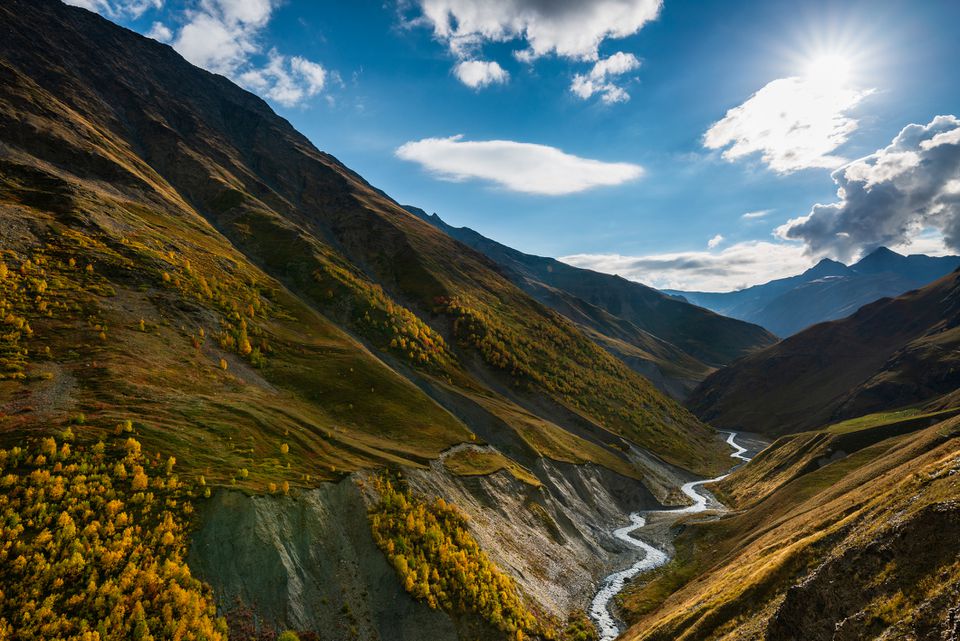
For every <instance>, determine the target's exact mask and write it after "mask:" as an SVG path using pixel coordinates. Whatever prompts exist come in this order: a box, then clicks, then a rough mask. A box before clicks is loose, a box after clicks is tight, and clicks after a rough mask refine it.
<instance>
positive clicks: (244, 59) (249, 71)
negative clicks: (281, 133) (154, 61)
mask: <svg viewBox="0 0 960 641" xmlns="http://www.w3.org/2000/svg"><path fill="white" fill-rule="evenodd" d="M278 5H279V0H200V1H199V4H197V5H196V7H195V8H193V9H188V10H186V11H184V18H185V22H184V24H183V26H181V27H180V30H179V31H178V32H177V34H176V37H175V38H174V39H173V40H172V44H173V47H174V49H176V50H177V51H178V52H179V53H180V54H181V55H182V56H183V57H184V58H186V59H187V60H189V61H190V62H192V63H193V64H195V65H197V66H199V67H203V68H204V69H208V70H210V71H213V72H216V73H221V74H223V75H225V76H228V77H229V78H231V79H232V80H234V81H235V82H237V83H238V84H240V85H242V86H244V87H246V88H247V89H250V90H251V91H254V92H256V93H258V94H259V95H261V96H263V97H264V98H267V99H268V100H271V101H274V102H276V103H278V104H281V105H283V106H286V107H293V106H296V105H299V104H302V103H303V102H304V101H305V100H307V99H308V98H312V97H314V96H316V95H317V94H319V93H320V92H321V91H322V90H323V88H324V86H325V84H326V80H327V71H326V69H324V68H323V66H322V65H320V64H319V63H316V62H313V61H311V60H307V59H305V58H303V57H300V56H292V57H288V56H286V55H283V54H281V53H279V52H278V51H277V50H276V49H270V50H269V51H268V52H267V54H266V62H265V63H264V64H262V65H261V64H258V62H259V60H262V58H261V56H262V55H263V46H262V43H261V40H262V33H263V30H264V29H265V28H266V27H267V25H268V24H269V22H270V18H271V17H272V14H273V10H274V9H275V8H276V7H277V6H278Z"/></svg>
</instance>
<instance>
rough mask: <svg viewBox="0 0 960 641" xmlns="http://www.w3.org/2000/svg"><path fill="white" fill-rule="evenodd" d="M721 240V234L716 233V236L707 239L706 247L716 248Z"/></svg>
mask: <svg viewBox="0 0 960 641" xmlns="http://www.w3.org/2000/svg"><path fill="white" fill-rule="evenodd" d="M723 240H724V238H723V234H717V235H716V236H714V237H713V238H711V239H710V240H708V241H707V248H708V249H716V248H717V247H719V246H720V244H721V243H722V242H723Z"/></svg>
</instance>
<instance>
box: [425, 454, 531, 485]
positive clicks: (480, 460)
mask: <svg viewBox="0 0 960 641" xmlns="http://www.w3.org/2000/svg"><path fill="white" fill-rule="evenodd" d="M443 465H444V467H446V468H447V469H448V470H450V471H451V472H453V473H454V474H456V475H457V476H487V475H489V474H494V473H496V472H499V471H501V470H506V471H508V472H509V473H510V474H511V475H512V476H513V477H514V478H515V479H517V480H518V481H522V482H523V483H526V484H527V485H531V486H533V487H540V485H541V483H540V480H539V479H538V478H537V477H536V476H534V475H533V474H531V473H530V472H529V471H527V470H525V469H524V468H522V467H521V466H520V465H518V464H517V463H515V462H514V461H511V460H510V459H508V458H507V457H505V456H504V455H503V454H501V453H499V452H496V451H494V450H477V449H462V450H459V451H457V452H454V453H452V454H450V455H449V456H446V457H444V459H443Z"/></svg>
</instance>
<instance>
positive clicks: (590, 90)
mask: <svg viewBox="0 0 960 641" xmlns="http://www.w3.org/2000/svg"><path fill="white" fill-rule="evenodd" d="M639 67H640V61H639V60H638V59H637V57H636V56H635V55H633V54H632V53H624V52H622V51H618V52H617V53H615V54H613V55H612V56H610V57H609V58H604V59H602V60H598V61H597V62H596V63H595V64H594V65H593V68H592V69H591V70H590V72H589V73H587V74H579V73H578V74H577V75H575V76H574V77H573V82H571V83H570V91H572V92H573V93H574V94H576V95H577V96H579V97H580V98H583V99H584V100H586V99H587V98H589V97H590V96H592V95H594V94H600V97H601V99H602V100H603V102H605V103H607V104H613V103H617V102H626V101H627V100H630V94H628V93H627V92H626V90H624V89H623V87H620V86H619V85H617V84H616V83H615V82H613V79H614V78H616V77H618V76H622V75H623V74H625V73H628V72H630V71H633V70H634V69H637V68H639Z"/></svg>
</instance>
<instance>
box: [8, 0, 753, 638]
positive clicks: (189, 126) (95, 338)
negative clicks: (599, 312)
mask: <svg viewBox="0 0 960 641" xmlns="http://www.w3.org/2000/svg"><path fill="white" fill-rule="evenodd" d="M0 34H2V37H0V223H2V224H0V319H2V331H0V446H2V447H3V448H4V449H3V451H2V453H0V467H2V469H3V472H4V474H5V476H4V479H5V482H4V488H5V489H4V499H5V502H4V506H3V509H4V516H3V519H2V520H3V522H4V523H5V524H7V525H8V526H9V527H5V528H4V529H3V532H2V533H0V536H3V537H4V538H3V540H2V541H0V547H2V548H3V550H4V552H3V555H4V558H5V559H6V557H7V554H8V550H13V551H14V552H12V553H11V562H10V563H6V562H5V563H3V564H0V565H3V570H2V571H0V572H2V576H0V579H2V583H3V585H4V586H8V585H10V586H16V588H15V590H14V588H11V590H14V591H15V592H17V593H18V594H23V595H27V593H28V592H29V594H30V598H29V599H28V598H27V597H26V596H24V598H22V599H19V598H18V599H15V598H5V599H3V600H2V601H3V603H2V604H0V636H6V634H7V632H9V631H10V630H16V631H17V633H18V634H21V633H22V634H24V635H26V636H25V637H24V638H51V637H61V636H62V637H64V638H66V637H67V636H70V635H74V636H76V635H77V634H81V633H83V634H85V635H86V636H90V635H91V634H97V633H96V632H90V631H89V630H87V631H85V632H83V631H79V630H80V628H81V627H83V626H88V627H90V629H91V630H96V629H97V628H98V626H106V627H102V629H104V630H106V629H108V628H109V629H110V630H111V634H113V636H110V637H108V638H146V637H145V636H144V634H147V633H146V632H145V630H146V629H149V630H152V631H153V632H154V633H155V634H157V635H159V634H160V633H159V631H160V630H164V631H165V632H164V635H163V636H162V637H159V636H158V638H174V633H173V631H172V630H174V628H175V627H176V625H175V622H176V621H177V620H178V619H179V617H180V612H181V610H180V609H177V608H182V609H183V611H184V612H190V613H193V614H196V613H203V616H202V617H200V618H201V619H202V620H198V621H196V622H195V621H194V617H193V616H192V615H191V617H189V618H186V617H187V615H186V614H183V616H184V617H185V618H184V619H183V620H184V621H185V623H184V625H187V622H190V623H189V625H191V626H194V625H195V626H196V627H195V628H194V627H191V628H190V633H191V635H193V636H190V635H187V636H185V637H183V638H210V639H215V638H217V639H218V638H222V637H221V636H219V635H220V633H221V632H223V630H221V628H222V627H223V626H221V624H220V623H216V622H213V619H215V617H216V615H217V613H226V614H227V615H228V616H227V622H226V623H225V624H223V625H224V626H230V628H231V630H240V631H243V630H249V629H254V630H267V632H269V633H270V634H273V632H279V631H280V630H283V629H284V628H286V627H292V628H295V629H297V630H300V631H303V632H310V633H316V632H318V631H319V632H321V633H322V634H323V638H324V639H335V640H340V639H353V638H357V637H358V636H360V635H363V637H364V638H374V637H377V638H383V639H403V638H408V639H409V638H422V637H423V634H424V630H426V631H427V632H428V635H429V636H431V637H432V638H437V639H455V638H465V637H469V638H480V639H496V638H503V637H504V635H506V634H509V635H510V636H512V637H515V638H522V637H523V635H524V634H525V635H526V636H527V637H537V636H543V637H545V636H554V635H553V633H552V632H550V631H552V630H556V629H562V628H563V626H564V625H565V623H566V620H565V619H566V617H567V616H568V615H571V614H575V613H576V611H577V609H582V608H583V607H584V606H585V604H586V603H585V601H586V600H588V598H589V591H590V589H591V586H593V585H594V584H595V583H596V581H598V580H599V579H600V578H601V577H602V576H604V574H605V573H606V571H607V570H608V569H609V567H610V566H612V565H615V564H616V563H617V561H618V560H619V559H621V557H622V555H623V552H622V550H621V549H620V548H619V547H618V546H617V544H616V542H615V539H614V538H613V536H612V534H610V531H611V528H612V526H613V525H614V524H615V523H617V522H618V519H619V518H621V517H622V513H623V512H624V511H626V510H631V509H637V508H638V507H644V508H654V507H658V506H660V505H663V504H672V503H673V504H675V503H678V502H682V501H683V500H684V499H683V497H682V495H680V493H679V492H678V487H679V486H680V485H681V484H682V483H683V482H686V481H687V480H689V479H690V478H692V477H694V476H695V475H709V474H716V473H719V472H721V471H723V470H725V469H726V468H727V458H728V457H727V454H726V449H727V448H726V447H725V446H723V444H722V440H721V438H720V437H719V436H718V435H717V434H716V433H715V432H714V431H713V430H712V429H710V428H709V427H708V426H706V425H704V424H703V423H702V422H700V421H699V420H698V419H697V418H696V417H694V416H693V415H692V414H691V413H690V412H688V411H687V410H686V409H684V408H683V407H682V406H680V405H678V404H677V403H676V402H674V401H673V400H671V399H669V398H667V397H666V396H664V395H663V394H662V393H660V392H659V391H658V390H657V389H656V388H654V386H653V385H651V383H650V382H649V381H648V380H647V379H646V378H644V377H642V376H640V375H639V374H637V373H636V372H635V371H633V370H631V369H630V368H629V367H627V366H626V365H625V364H624V363H623V362H621V361H620V360H618V359H617V358H615V357H614V356H612V355H610V354H609V353H608V352H607V351H605V350H604V349H601V348H600V347H598V346H597V344H596V343H595V342H594V340H591V337H590V336H588V335H587V334H586V333H585V332H584V331H582V330H581V329H580V328H578V326H577V325H575V324H574V323H572V322H571V321H570V320H569V319H567V318H566V317H564V316H562V315H561V314H558V313H557V312H555V311H553V310H551V309H549V308H548V307H546V306H544V305H543V304H541V303H540V302H538V301H537V300H535V299H534V298H533V297H531V296H530V295H529V294H527V293H525V292H524V291H523V290H522V289H521V288H519V287H517V286H516V285H515V284H514V283H513V282H511V280H510V278H508V277H507V276H506V275H505V272H504V270H503V268H502V267H501V266H499V265H497V264H496V263H494V262H493V261H491V260H490V259H489V258H488V257H486V256H485V255H483V254H481V253H480V252H477V251H475V250H473V249H471V248H469V247H467V246H466V245H464V244H462V243H461V242H459V241H457V240H455V239H453V238H451V237H450V236H449V235H447V234H446V233H444V232H442V231H440V230H438V229H436V228H435V227H434V226H432V225H430V224H428V223H426V222H424V221H423V220H421V219H419V218H418V217H416V216H414V215H412V214H411V213H409V212H408V211H406V210H405V209H403V208H402V207H400V206H399V205H398V204H397V203H396V202H394V201H393V200H392V199H391V198H389V197H388V196H386V195H385V194H384V193H382V192H381V191H379V190H377V189H375V188H374V187H372V186H371V185H369V184H368V183H367V182H366V181H365V180H364V179H363V178H362V177H361V176H359V175H358V174H357V173H355V172H354V171H352V170H351V169H349V168H348V167H346V166H344V165H343V164H342V163H340V162H339V161H338V160H337V159H336V158H334V157H333V156H331V155H329V154H327V153H324V152H322V151H320V150H319V149H317V148H316V147H315V146H314V145H313V144H312V143H311V142H310V141H309V140H307V139H306V138H305V137H304V136H302V135H301V134H300V133H298V132H297V131H296V130H295V129H293V127H292V126H291V125H290V124H289V123H288V122H287V121H285V120H284V119H282V118H280V117H278V116H277V115H276V114H275V113H274V112H273V111H272V110H271V109H270V107H269V106H268V105H267V104H266V103H265V102H264V101H262V100H261V99H259V98H258V97H256V96H254V95H252V94H250V93H248V92H246V91H244V90H242V89H240V88H239V87H237V86H236V85H234V84H233V83H231V82H230V81H228V80H227V79H225V78H223V77H221V76H217V75H214V74H211V73H208V72H206V71H203V70H201V69H198V68H196V67H193V66H192V65H190V64H188V63H187V62H186V61H185V60H183V58H181V57H180V56H179V55H178V54H177V53H176V52H175V51H174V50H173V49H172V48H170V47H168V46H166V45H162V44H160V43H157V42H155V41H152V40H149V39H147V38H144V37H141V36H139V35H137V34H135V33H133V32H131V31H128V30H126V29H123V28H120V27H117V26H116V25H113V24H112V23H110V22H108V21H107V20H104V19H102V18H101V17H99V16H97V15H96V14H93V13H91V12H88V11H85V10H83V9H79V8H75V7H70V6H67V5H64V4H61V3H60V2H58V1H56V0H6V1H5V2H3V3H2V4H0ZM625 290H626V291H633V290H632V289H629V288H626V287H625ZM637 291H640V290H637ZM643 291H644V292H645V291H646V290H643ZM634 297H635V298H634ZM649 298H650V300H651V301H652V302H653V304H654V306H658V305H659V306H662V307H663V308H665V309H677V310H683V313H684V314H688V315H689V310H690V309H693V308H691V307H690V306H688V305H684V304H681V303H678V302H676V301H671V300H670V299H667V298H665V297H662V296H659V295H650V297H649ZM625 300H628V301H630V302H631V304H636V305H637V310H636V313H637V315H639V312H640V302H639V301H641V300H643V301H646V299H644V298H643V297H641V296H640V295H639V294H631V298H628V299H625ZM576 304H579V303H576ZM644 304H646V302H644ZM590 313H594V312H593V311H591V312H590ZM692 316H693V320H689V319H686V318H685V317H684V316H683V314H680V315H678V316H677V317H675V318H673V319H672V320H670V319H669V318H668V317H665V318H664V319H663V320H660V321H658V322H659V323H661V324H662V325H664V331H663V332H661V333H662V334H663V335H664V337H665V338H658V339H654V338H652V337H651V338H649V339H646V338H645V339H644V340H648V341H649V349H650V350H661V352H660V353H661V354H662V356H661V357H662V358H663V359H665V360H669V359H672V358H674V357H676V359H677V361H678V363H680V364H679V365H678V367H680V368H682V367H690V368H696V367H698V365H697V363H695V362H693V361H689V360H684V357H683V354H681V353H678V352H677V351H675V350H676V349H677V348H676V347H674V346H672V345H674V343H673V342H672V341H676V344H679V345H680V346H682V349H684V350H686V349H690V350H691V352H693V351H694V348H696V353H697V354H698V355H700V356H703V357H704V358H706V357H708V356H709V357H710V362H711V363H718V362H721V361H725V360H729V359H731V358H733V357H735V356H737V355H740V354H741V353H743V352H745V351H746V350H748V349H749V347H750V346H751V345H754V344H755V340H756V337H760V339H761V340H762V339H763V338H764V337H765V336H766V335H765V334H764V333H763V332H762V331H761V330H759V329H757V328H754V327H751V326H749V325H745V324H743V323H739V322H735V321H723V320H722V319H719V317H716V316H715V315H713V314H707V313H705V312H699V311H698V312H696V314H693V315H692ZM688 321H689V322H688ZM610 322H611V323H617V322H619V321H615V320H611V321H610ZM671 322H676V323H677V327H674V328H673V329H672V330H671V331H669V332H668V331H666V330H667V329H669V328H667V327H666V325H668V324H669V323H671ZM698 323H702V324H705V325H706V326H708V327H712V326H718V327H722V328H729V329H724V330H723V331H729V333H730V335H731V336H734V337H735V336H738V335H740V334H742V336H743V338H741V339H739V341H731V342H729V343H724V342H723V341H721V342H719V344H718V345H717V346H716V347H715V346H714V345H713V342H714V337H711V336H709V335H706V334H704V333H703V332H702V331H700V329H702V328H698V326H697V324H698ZM694 330H696V331H694ZM610 331H611V333H613V330H612V329H611V330H610ZM685 331H690V332H691V333H690V334H689V336H688V337H686V338H685V336H687V335H686V334H685V333H684V332H685ZM636 333H637V330H636V329H634V328H632V327H630V326H626V325H624V326H623V333H622V336H623V337H630V336H633V335H634V334H636ZM615 338H616V339H617V340H623V339H621V338H619V337H617V336H611V337H609V340H613V339H615ZM667 339H669V340H670V341H671V343H670V344H669V345H668V344H667V343H665V342H664V341H665V340H667ZM637 340H638V341H639V339H637ZM625 344H626V343H625ZM629 348H630V349H634V348H635V346H634V345H632V344H631V345H630V346H629ZM625 349H626V348H625ZM636 349H637V350H639V349H640V348H639V347H637V348H636ZM688 363H689V364H688ZM10 479H13V481H10ZM21 481H22V483H21ZM28 484H29V487H28ZM438 497H442V498H444V500H442V501H438V500H436V499H437V498H438ZM7 499H9V500H7ZM454 499H455V501H454ZM447 500H449V501H450V504H448V503H447V502H446V501H447ZM451 504H455V506H451ZM491 505H493V506H496V509H491ZM468 517H469V519H468ZM468 522H469V527H468V525H467V523H468ZM607 525H610V526H611V528H608V527H607ZM25 528H26V530H25ZM468 530H469V531H468ZM51 531H55V532H58V534H57V535H55V537H53V538H50V537H51V536H52V535H51ZM24 532H25V533H24ZM505 532H506V533H508V534H507V539H506V540H508V541H509V543H505V542H504V541H505V539H504V534H503V533H505ZM72 537H77V538H76V539H73V538H72ZM54 539H55V540H54ZM437 540H439V541H442V542H443V545H442V546H441V547H442V548H443V550H444V554H443V555H441V556H439V557H438V556H437V549H438V548H437V545H436V541H437ZM81 552H82V553H81ZM45 554H51V555H56V559H54V558H53V557H52V556H51V557H50V562H49V563H48V562H46V561H44V562H42V563H41V562H35V561H34V560H35V559H42V558H46V557H44V555H45ZM84 555H86V556H84ZM27 559H30V562H27ZM129 559H133V560H134V561H133V562H131V563H129V564H128V563H127V561H128V560H129ZM331 559H334V560H335V562H332V561H331ZM54 561H55V562H54ZM121 561H122V562H121ZM185 564H189V568H186V567H185ZM457 564H459V565H457ZM125 568H129V572H128V570H127V569H125ZM191 572H192V573H193V574H191ZM131 573H135V576H134V575H132V574H131ZM121 574H122V576H121ZM194 575H195V576H196V577H199V578H200V579H202V581H203V582H202V583H200V582H198V581H197V580H196V579H195V578H194ZM64 578H66V579H67V580H66V581H64ZM441 584H442V585H443V586H445V587H444V588H443V590H441V589H440V586H441ZM134 586H136V587H135V588H134ZM128 587H129V589H130V591H129V592H128V593H125V592H123V590H124V589H126V588H128ZM175 588H176V589H175ZM98 590H99V591H98ZM178 590H179V591H178ZM14 591H11V592H10V593H9V594H8V597H9V595H10V594H13V593H14ZM37 603H43V606H42V608H39V607H38V608H36V612H37V613H43V616H40V614H37V616H34V612H33V606H34V605H35V604H37ZM114 603H117V604H118V605H117V606H116V607H117V608H118V609H117V610H115V611H114V610H111V608H113V607H114V606H113V605H112V604H114ZM79 604H82V608H81V605H79ZM166 606H169V607H166ZM78 613H82V615H83V621H84V623H83V626H81V624H80V622H79V619H77V618H73V619H71V617H76V616H79V614H78ZM211 613H212V614H211ZM207 614H210V616H209V617H208V616H207ZM44 617H48V618H49V617H54V618H56V620H57V621H58V623H57V624H56V625H54V624H53V623H49V624H48V618H44ZM397 620H401V621H403V622H404V623H403V624H402V625H399V626H398V625H397ZM98 622H99V623H98ZM248 623H249V625H248ZM44 626H46V627H44ZM71 626H73V627H71ZM40 628H43V630H41V629H40ZM181 632H183V631H182V630H181V631H178V632H176V634H177V635H178V636H179V635H180V634H181ZM30 635H32V636H30ZM233 636H234V637H235V638H245V637H243V636H242V635H241V634H240V633H239V632H238V633H237V634H235V635H233ZM250 636H253V635H252V634H251V635H250ZM264 638H267V637H264ZM271 638H272V637H271Z"/></svg>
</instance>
